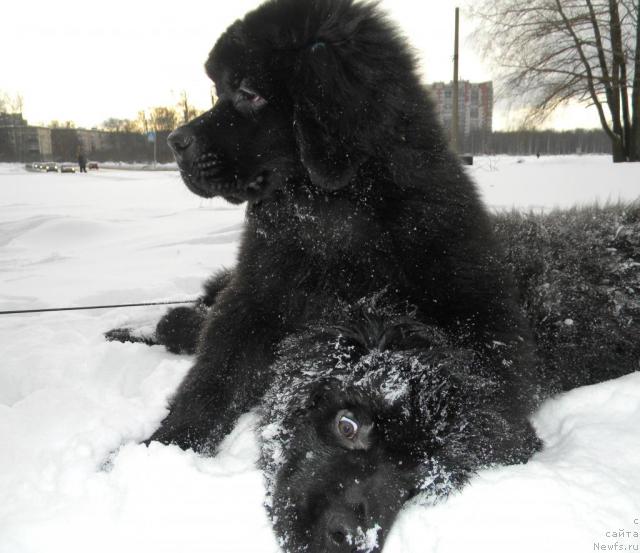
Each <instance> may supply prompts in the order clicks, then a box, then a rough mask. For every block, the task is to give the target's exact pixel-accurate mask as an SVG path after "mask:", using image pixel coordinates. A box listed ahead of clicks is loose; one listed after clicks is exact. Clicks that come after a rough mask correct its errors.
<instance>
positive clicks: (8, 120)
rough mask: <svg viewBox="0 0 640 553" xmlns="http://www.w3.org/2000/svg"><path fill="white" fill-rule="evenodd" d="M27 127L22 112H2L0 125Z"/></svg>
mask: <svg viewBox="0 0 640 553" xmlns="http://www.w3.org/2000/svg"><path fill="white" fill-rule="evenodd" d="M8 126H11V127H26V126H27V122H26V121H25V120H24V118H23V117H22V113H0V127H8Z"/></svg>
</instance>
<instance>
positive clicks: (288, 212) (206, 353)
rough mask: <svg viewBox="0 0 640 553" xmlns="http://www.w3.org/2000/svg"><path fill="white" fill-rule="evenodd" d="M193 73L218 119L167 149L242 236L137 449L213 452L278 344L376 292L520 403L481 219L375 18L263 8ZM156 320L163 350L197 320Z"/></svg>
mask: <svg viewBox="0 0 640 553" xmlns="http://www.w3.org/2000/svg"><path fill="white" fill-rule="evenodd" d="M206 69H207V72H208V74H209V76H210V77H211V78H212V79H213V80H214V82H215V85H216V88H217V92H218V96H219V100H218V103H217V104H216V106H215V107H214V108H213V109H212V110H211V111H209V112H207V113H205V114H204V115H202V116H201V117H199V118H197V119H195V120H194V121H192V122H190V123H189V124H188V125H186V126H184V127H181V128H180V129H177V130H176V131H175V132H174V133H172V134H171V136H170V138H169V140H170V144H171V146H172V148H173V149H174V152H175V155H176V159H177V161H178V165H179V167H180V170H181V173H182V176H183V179H184V181H185V183H186V185H187V186H188V187H189V188H190V189H191V190H192V191H193V192H195V193H196V194H199V195H201V196H205V197H211V196H222V197H223V198H226V199H227V200H229V201H231V202H242V201H246V202H247V219H246V227H245V230H244V234H243V238H242V242H241V245H240V251H239V255H238V262H237V265H236V267H235V268H234V270H233V273H232V274H231V276H230V277H229V278H228V279H227V281H226V282H225V284H226V286H224V287H222V286H218V285H217V284H215V285H214V286H213V288H214V289H215V290H216V294H215V296H216V298H215V304H214V305H213V307H212V308H211V310H210V313H209V315H208V318H207V321H206V323H205V325H204V331H203V333H202V335H201V339H200V345H199V347H198V358H197V362H196V364H195V366H194V367H193V368H192V370H191V371H190V372H189V374H188V375H187V377H186V378H185V380H184V381H183V382H182V384H181V386H180V389H179V390H178V392H177V394H176V395H175V397H174V398H173V400H172V402H171V408H170V413H169V415H168V416H167V418H166V419H165V420H164V421H163V422H162V425H161V427H160V428H159V429H158V430H157V431H156V432H155V433H154V435H153V436H152V437H151V439H152V440H158V441H161V442H163V443H175V444H178V445H180V446H181V447H184V448H188V447H193V448H196V449H198V448H203V447H210V448H214V447H215V446H216V444H217V443H219V441H220V440H221V439H222V438H223V437H224V436H225V435H226V434H227V432H228V431H229V430H230V429H231V427H232V425H233V423H234V422H235V420H236V418H237V417H238V416H239V415H240V414H242V413H244V412H246V411H247V410H248V409H250V408H251V407H253V406H255V405H257V404H258V403H259V401H260V399H261V397H262V396H263V395H264V392H265V390H266V389H267V388H268V387H269V386H270V385H271V381H272V378H273V375H272V371H271V369H270V366H271V364H272V362H273V361H274V359H275V349H276V347H277V344H278V343H279V342H280V341H281V340H282V339H283V338H284V337H285V336H286V335H288V334H291V333H295V332H297V331H299V330H300V329H302V328H304V327H306V326H307V325H308V324H309V323H313V322H314V321H317V320H318V318H319V317H320V316H321V314H322V313H323V312H324V309H325V307H326V304H327V303H330V302H332V301H333V300H334V299H339V300H341V301H344V302H346V303H347V304H349V303H353V302H355V301H357V300H358V299H359V298H362V297H365V296H367V295H369V294H371V293H374V292H377V291H379V290H381V289H383V288H387V289H388V290H389V294H390V295H392V296H393V297H394V298H395V299H397V300H398V301H408V302H409V303H411V304H412V305H414V306H415V307H416V310H417V311H416V317H417V319H418V320H420V321H422V322H424V323H429V324H437V325H440V326H441V327H442V328H443V329H447V330H449V331H455V332H456V333H457V334H459V335H460V336H461V337H463V340H464V345H465V347H468V348H470V349H471V350H473V351H474V352H475V353H476V354H477V355H478V363H479V364H481V365H482V366H483V367H485V368H486V369H487V370H493V371H496V372H497V373H499V374H500V378H502V379H504V383H505V386H507V387H509V388H510V389H511V390H512V393H511V394H510V395H509V401H510V402H513V403H514V404H520V403H522V402H525V403H526V402H529V401H530V397H529V396H528V395H525V396H522V397H520V396H519V390H521V389H525V388H526V387H527V386H526V381H528V380H529V379H531V378H534V375H533V374H532V369H533V367H534V362H533V355H532V345H531V336H530V331H529V328H528V325H527V323H526V321H525V319H524V317H523V316H522V314H521V312H520V309H519V307H518V305H517V301H516V298H517V294H516V292H515V288H514V286H513V283H512V279H511V276H510V274H509V271H508V270H506V269H505V268H504V267H503V266H502V265H501V264H500V262H499V259H500V257H501V256H500V248H499V247H498V245H497V243H496V240H495V238H494V236H493V232H492V228H491V224H490V220H489V218H488V216H487V214H486V212H485V210H484V208H483V206H482V204H481V202H480V201H479V199H478V196H477V193H476V190H475V188H474V186H473V184H472V183H471V182H470V180H469V179H468V177H467V176H466V174H465V173H464V171H463V169H462V168H461V166H460V164H459V162H458V160H457V158H456V156H455V155H454V154H452V153H451V152H449V151H448V149H447V146H446V140H445V138H444V136H443V133H442V132H441V129H440V126H439V124H438V123H437V119H436V116H435V113H434V110H433V108H432V105H431V102H430V100H429V98H428V95H427V93H426V91H425V90H424V87H423V86H422V84H421V83H420V80H419V78H418V76H417V73H416V70H415V63H414V59H413V57H412V55H411V53H410V50H409V48H408V47H407V45H406V44H405V43H404V41H403V40H402V39H401V38H400V37H399V35H398V33H397V32H396V30H395V29H394V28H393V26H391V25H390V24H389V23H388V21H387V20H386V19H385V18H384V17H383V16H382V15H381V14H380V13H379V12H378V10H377V8H376V7H375V6H374V5H370V4H360V3H355V2H352V1H351V0H273V1H270V2H267V3H266V4H264V5H263V6H262V7H260V8H258V9H257V10H256V11H254V12H251V13H249V14H248V15H247V16H246V17H245V18H244V20H242V21H237V22H236V23H234V24H233V25H232V26H231V27H230V28H229V29H228V30H227V31H226V32H225V34H224V35H223V36H222V37H221V38H220V39H219V40H218V43H217V44H216V46H215V47H214V49H213V51H212V53H211V55H210V57H209V59H208V61H207V63H206ZM220 288H223V289H222V291H219V292H218V290H219V289H220ZM204 303H211V298H210V297H208V296H207V297H206V298H205V300H204ZM171 317H175V318H176V321H175V322H174V323H172V322H171V321H170V320H168V321H164V322H163V324H164V323H165V322H166V323H167V324H166V325H165V327H164V328H163V327H162V326H161V327H160V328H159V329H158V334H159V335H160V337H161V338H163V341H164V342H165V343H167V344H168V345H170V344H169V340H167V336H169V337H170V338H175V343H174V344H173V345H171V347H173V348H174V349H175V350H179V349H180V344H181V342H182V341H183V340H184V339H185V336H192V335H193V333H194V330H193V329H195V328H197V327H198V320H199V319H198V317H200V318H201V317H202V314H201V313H200V314H199V313H192V312H189V311H185V310H181V311H178V312H174V313H173V314H172V315H171V316H170V317H169V318H171ZM176 323H177V324H176ZM112 337H115V338H122V335H120V336H118V335H117V333H116V334H115V335H113V334H112ZM125 338H126V336H125ZM496 343H500V344H503V346H502V347H501V348H500V349H499V350H498V349H496V348H495V347H494V345H495V344H496Z"/></svg>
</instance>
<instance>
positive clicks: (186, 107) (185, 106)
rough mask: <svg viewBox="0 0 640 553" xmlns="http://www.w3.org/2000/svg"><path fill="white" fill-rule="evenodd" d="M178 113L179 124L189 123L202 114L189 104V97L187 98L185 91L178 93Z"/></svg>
mask: <svg viewBox="0 0 640 553" xmlns="http://www.w3.org/2000/svg"><path fill="white" fill-rule="evenodd" d="M178 111H179V112H180V116H181V121H180V123H182V124H184V123H187V122H188V121H191V119H193V118H195V117H197V116H198V115H200V114H201V113H202V112H201V111H200V110H198V109H196V108H195V107H194V106H192V105H191V104H189V97H188V96H187V91H186V90H183V91H182V92H181V93H180V100H179V101H178Z"/></svg>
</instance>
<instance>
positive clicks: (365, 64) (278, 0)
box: [169, 0, 420, 202]
mask: <svg viewBox="0 0 640 553" xmlns="http://www.w3.org/2000/svg"><path fill="white" fill-rule="evenodd" d="M205 67H206V71H207V74H208V75H209V77H210V78H211V79H212V80H213V82H214V83H215V87H216V90H217V95H218V101H217V103H216V105H215V106H214V108H213V109H211V110H210V111H208V112H206V113H205V114H203V115H202V116H200V117H198V118H196V119H194V120H193V121H191V122H189V123H188V124H186V125H184V126H183V127H180V128H178V129H176V130H175V131H174V132H173V133H172V134H171V135H170V137H169V144H170V146H171V148H172V149H173V151H174V153H175V157H176V160H177V162H178V165H179V167H180V170H181V172H182V176H183V179H184V181H185V183H186V184H187V186H188V187H189V188H190V189H191V190H192V191H193V192H195V193H196V194H199V195H201V196H204V197H212V196H222V197H224V198H226V199H228V200H229V201H232V202H241V201H245V200H251V199H252V198H261V197H263V196H264V195H265V194H266V193H267V192H268V191H270V190H273V189H283V188H286V186H287V184H292V185H293V183H300V182H311V183H312V185H313V186H315V187H317V188H319V189H322V190H330V191H331V190H337V189H340V188H343V187H345V186H347V185H348V184H349V183H350V182H351V181H352V179H353V178H354V176H356V175H357V173H358V171H359V169H360V167H361V166H362V165H363V164H364V163H365V162H366V161H367V160H368V159H370V158H371V157H373V156H376V155H379V154H380V151H382V150H384V149H385V148H386V147H388V146H389V144H388V140H389V135H393V136H398V135H399V134H400V133H398V132H397V131H396V132H390V129H395V128H397V127H399V126H400V125H401V119H402V118H403V116H406V111H407V109H406V108H407V104H410V103H411V102H412V99H411V91H414V92H415V91H416V90H418V89H419V88H420V87H419V84H418V79H417V77H416V76H415V72H414V61H413V58H412V56H411V54H410V53H409V50H408V48H407V47H406V45H405V44H404V41H403V40H402V39H401V38H399V36H398V34H397V33H396V31H395V30H394V29H393V27H392V26H391V25H390V24H389V23H388V22H387V21H386V20H385V19H384V17H382V16H381V15H380V13H379V12H378V10H377V8H375V7H374V6H372V5H368V4H359V3H355V2H353V1H352V0H271V1H270V2H267V3H265V4H264V5H262V6H261V7H260V8H258V9H257V10H255V11H253V12H251V13H249V14H248V15H247V16H246V17H245V18H244V19H243V20H239V21H237V22H235V23H234V24H233V25H231V27H229V29H227V31H226V32H225V33H224V34H223V35H222V37H221V38H220V39H219V40H218V42H217V43H216V45H215V47H214V48H213V50H212V52H211V54H210V56H209V59H208V60H207V62H206V65H205ZM403 114H404V115H403ZM398 140H402V137H401V136H398Z"/></svg>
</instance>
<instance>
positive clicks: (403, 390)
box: [161, 205, 640, 553]
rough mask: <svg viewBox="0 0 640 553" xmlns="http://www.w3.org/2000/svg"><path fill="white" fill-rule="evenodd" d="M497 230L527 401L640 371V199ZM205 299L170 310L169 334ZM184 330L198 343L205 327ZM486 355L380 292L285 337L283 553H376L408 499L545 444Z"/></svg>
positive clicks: (499, 223) (280, 393) (269, 407)
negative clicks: (522, 333)
mask: <svg viewBox="0 0 640 553" xmlns="http://www.w3.org/2000/svg"><path fill="white" fill-rule="evenodd" d="M494 228H495V231H496V234H497V235H498V236H499V237H500V238H501V239H502V241H503V243H504V245H505V255H504V263H506V264H508V265H509V266H510V268H511V270H512V271H513V273H514V274H515V277H516V281H517V283H518V285H519V287H520V289H521V290H522V293H521V304H522V306H523V309H524V310H525V312H526V313H527V315H528V318H529V320H530V322H531V325H532V328H533V332H534V336H535V340H536V343H537V344H538V347H537V353H538V358H539V367H538V370H537V374H538V375H539V379H538V381H537V382H535V383H532V385H531V386H529V387H528V388H527V389H526V390H521V392H522V393H526V394H530V395H531V396H535V397H536V398H537V400H536V401H539V400H540V399H544V398H545V397H547V396H549V395H551V394H554V393H557V392H560V391H562V390H567V389H570V388H573V387H576V386H580V385H585V384H593V383H596V382H601V381H604V380H607V379H610V378H615V377H617V376H620V375H623V374H626V373H628V372H632V371H634V370H638V369H639V368H640V339H639V337H640V205H636V206H627V207H625V206H609V207H607V208H588V209H581V210H577V209H575V210H570V211H564V212H554V213H551V214H549V215H534V214H529V215H521V214H517V213H510V214H501V215H499V216H496V217H494ZM226 278H228V273H221V276H220V279H219V280H218V281H216V282H218V283H220V282H223V281H224V279H226ZM212 282H213V281H212ZM212 282H210V283H209V284H208V290H209V292H210V294H209V296H208V297H207V299H206V302H209V303H211V302H212V300H215V294H216V293H218V292H219V290H220V286H218V285H216V286H214V285H213V284H212ZM204 305H205V300H202V306H201V307H198V310H197V312H195V313H189V311H188V310H187V311H185V310H184V309H181V310H180V311H178V313H179V314H180V315H179V316H176V315H175V313H176V312H175V311H174V312H170V313H169V314H168V315H167V316H166V317H165V318H164V319H163V321H162V323H161V324H162V327H163V331H164V332H167V329H169V330H170V329H171V328H172V325H174V324H177V327H176V328H177V330H180V322H179V321H180V319H182V318H184V317H185V313H186V317H187V319H188V320H193V321H195V320H196V317H202V316H203V314H204V313H205V311H206V307H204ZM178 335H179V334H175V335H174V337H175V336H178ZM180 336H182V339H183V340H185V341H184V342H183V343H181V344H180V347H182V348H185V349H186V348H187V347H194V344H195V341H196V334H195V333H194V334H192V335H189V336H186V335H185V334H184V333H183V334H180ZM185 336H186V338H185ZM495 347H496V348H498V351H499V348H500V345H499V344H496V345H495ZM477 355H478V354H477V353H476V352H474V351H473V350H472V349H470V348H468V347H465V346H464V344H460V343H459V342H458V340H457V339H456V336H455V334H451V333H449V332H446V331H444V330H443V329H442V328H441V327H439V326H437V325H433V324H428V323H423V322H420V321H419V320H416V314H415V312H414V311H412V310H411V308H409V307H407V306H406V304H404V306H401V307H398V306H394V305H390V304H389V302H387V301H386V298H385V295H384V294H379V295H378V296H374V297H369V298H368V299H366V300H362V301H360V302H355V303H352V304H344V303H339V304H337V305H335V306H334V307H333V309H331V310H328V311H327V312H326V313H325V315H324V316H323V317H321V318H320V319H318V320H317V321H316V322H315V323H314V324H312V325H311V326H310V327H308V328H306V329H304V330H303V331H301V332H297V333H293V334H292V335H290V336H289V337H287V338H286V339H285V340H284V341H283V342H282V343H281V345H280V346H279V349H278V353H277V355H276V361H275V362H274V363H273V365H272V372H273V375H274V376H273V380H272V382H271V385H270V386H269V388H268V390H267V392H266V393H265V395H264V397H263V399H262V401H261V402H260V409H261V412H262V417H261V420H262V423H261V428H260V437H261V442H262V458H261V465H262V467H263V469H264V472H265V474H266V476H267V482H268V493H269V497H268V508H269V512H270V513H271V515H272V518H273V521H274V527H275V529H276V532H277V533H278V535H279V537H280V539H281V541H282V543H283V544H285V549H286V550H287V551H291V552H297V551H360V552H369V553H372V552H376V551H379V550H380V549H381V547H382V545H383V544H384V540H385V537H386V535H387V533H388V531H389V529H390V527H391V525H392V523H393V520H394V518H395V516H396V514H397V512H398V511H399V509H400V508H401V506H402V505H403V503H404V502H405V501H406V500H407V499H409V498H411V497H412V496H413V495H415V494H418V493H420V494H425V495H427V496H429V497H430V498H433V499H438V498H443V497H446V495H447V494H448V493H450V492H451V491H453V490H456V489H458V488H460V487H461V486H462V485H464V482H465V481H466V480H467V479H468V478H469V477H470V476H471V475H472V474H473V473H474V472H475V471H477V470H478V469H479V468H482V467H485V466H488V465H492V464H505V463H519V462H525V461H526V460H527V459H528V458H529V457H530V456H531V455H532V454H533V453H534V452H535V451H536V450H537V449H538V448H539V447H540V444H539V442H538V440H537V439H536V437H535V435H534V434H533V432H532V431H531V428H530V426H529V425H528V424H526V417H527V416H528V414H529V410H526V409H522V410H521V411H519V412H518V411H517V410H516V411H509V409H511V408H512V407H508V406H512V405H513V404H512V402H510V401H509V397H508V395H509V394H508V392H507V390H506V389H505V387H504V386H503V382H501V381H500V378H499V377H498V376H499V374H498V375H496V374H491V373H487V372H486V371H483V369H482V364H478V363H477Z"/></svg>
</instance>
